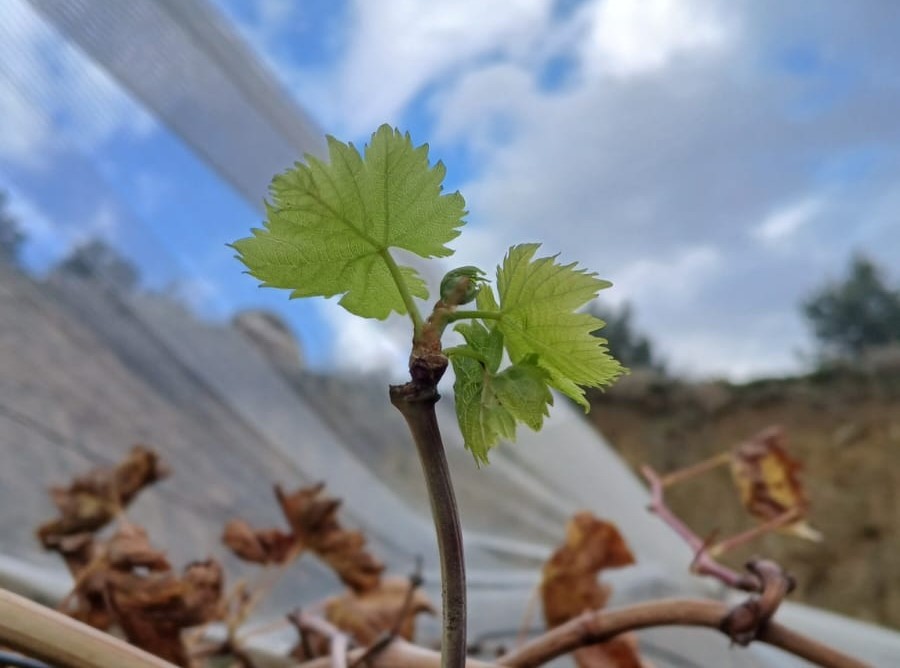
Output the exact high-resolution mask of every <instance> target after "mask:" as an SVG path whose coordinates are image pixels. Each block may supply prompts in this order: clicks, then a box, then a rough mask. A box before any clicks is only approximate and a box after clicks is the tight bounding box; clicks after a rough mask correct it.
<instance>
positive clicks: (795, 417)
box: [589, 364, 900, 628]
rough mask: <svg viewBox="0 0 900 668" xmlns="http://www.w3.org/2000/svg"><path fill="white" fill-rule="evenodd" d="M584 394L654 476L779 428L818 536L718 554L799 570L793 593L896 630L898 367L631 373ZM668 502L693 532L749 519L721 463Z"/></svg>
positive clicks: (622, 447)
mask: <svg viewBox="0 0 900 668" xmlns="http://www.w3.org/2000/svg"><path fill="white" fill-rule="evenodd" d="M591 399H592V402H593V410H592V411H591V413H590V415H589V418H590V419H591V420H592V421H593V422H594V424H595V425H596V426H597V428H598V429H599V430H600V431H601V432H602V433H603V434H604V435H605V436H606V437H607V438H608V439H609V441H610V443H612V444H613V445H614V447H616V448H617V449H618V450H619V451H620V452H621V454H622V455H623V457H624V458H625V459H626V460H627V461H628V462H629V463H630V464H631V465H633V466H635V467H637V466H639V465H640V464H641V463H644V462H647V463H649V464H651V465H652V466H653V467H654V468H656V469H657V470H658V471H661V472H665V471H670V470H673V469H676V468H680V467H683V466H686V465H689V464H691V463H693V462H697V461H699V460H702V459H704V458H706V457H709V456H711V455H714V454H716V453H717V452H721V451H722V450H725V449H727V448H730V447H731V446H732V445H734V444H735V443H737V442H739V441H741V440H742V439H745V438H747V437H748V436H751V435H753V434H755V433H756V432H758V431H759V430H760V429H762V428H765V427H767V426H769V425H773V424H777V425H781V426H783V427H784V428H785V430H786V432H787V435H788V438H789V447H790V452H791V454H792V455H794V456H795V457H796V458H799V459H801V460H802V461H803V463H804V466H805V468H804V471H803V479H804V481H805V486H806V489H807V492H808V495H809V497H810V499H811V503H812V511H811V516H810V520H811V524H812V525H813V526H815V527H816V528H818V529H820V530H821V531H822V532H823V533H824V535H825V538H824V541H823V542H822V543H819V544H815V543H809V542H805V541H803V540H800V539H797V538H794V537H791V536H782V535H774V536H767V537H765V538H764V539H762V540H760V541H758V542H756V543H754V544H753V546H752V547H750V548H748V549H746V550H744V551H742V552H740V553H739V554H735V555H734V556H733V557H732V558H729V559H727V560H726V561H729V562H730V563H733V564H734V565H736V566H739V565H740V564H741V563H742V562H743V561H744V560H745V559H746V558H748V557H750V556H753V555H754V554H761V555H767V556H771V557H774V558H776V559H777V560H779V561H780V562H781V563H782V564H783V565H784V566H786V567H787V568H788V569H789V570H790V571H791V572H792V573H794V574H795V575H796V576H797V580H798V588H797V591H796V593H795V594H794V595H793V598H794V600H799V601H804V602H807V603H809V604H811V605H816V606H821V607H823V608H827V609H830V610H834V611H837V612H842V613H846V614H849V615H852V616H855V617H858V618H861V619H865V620H869V621H874V622H878V623H881V624H885V625H888V626H892V627H894V628H900V365H896V364H891V365H881V366H880V367H879V368H877V369H868V370H858V369H857V370H848V369H837V370H832V371H827V372H818V373H816V374H813V375H810V376H805V377H799V378H786V379H773V380H764V381H757V382H754V383H750V384H747V385H731V384H727V383H722V382H712V383H701V384H688V383H683V382H678V381H674V380H669V379H663V378H661V377H659V376H654V375H648V374H643V373H634V374H632V375H631V376H629V377H626V378H625V379H624V380H623V381H622V382H621V383H620V384H619V385H617V386H616V387H615V388H613V389H612V390H609V391H608V392H606V393H599V392H598V393H594V395H593V396H592V397H591ZM667 498H669V499H670V500H671V505H672V506H673V508H675V509H676V511H677V512H678V513H679V514H680V515H681V517H683V518H684V519H685V520H686V521H687V522H688V523H689V524H690V525H691V526H692V527H693V528H694V529H695V530H697V532H698V533H700V534H701V535H708V534H710V533H711V532H713V531H716V530H718V531H719V533H718V535H719V536H720V537H722V536H725V535H727V534H730V533H732V532H735V531H738V530H740V529H745V528H748V527H749V526H751V522H750V520H749V519H748V518H747V517H746V515H745V514H744V513H743V510H742V509H741V508H740V506H739V504H738V502H737V495H736V492H735V490H734V488H733V487H732V484H731V478H730V474H729V472H728V469H727V467H726V468H721V469H719V470H716V471H713V472H712V473H710V474H706V475H704V476H703V477H701V478H699V479H696V480H693V481H690V482H686V483H684V484H683V485H681V486H676V487H673V488H672V489H671V492H669V493H667Z"/></svg>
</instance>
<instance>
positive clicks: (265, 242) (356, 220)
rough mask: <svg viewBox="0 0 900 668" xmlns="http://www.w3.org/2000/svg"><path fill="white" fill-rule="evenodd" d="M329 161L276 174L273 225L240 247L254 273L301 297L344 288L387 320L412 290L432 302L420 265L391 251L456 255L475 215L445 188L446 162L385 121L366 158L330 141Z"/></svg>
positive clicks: (346, 298)
mask: <svg viewBox="0 0 900 668" xmlns="http://www.w3.org/2000/svg"><path fill="white" fill-rule="evenodd" d="M328 149H329V162H328V163H325V162H322V161H320V160H318V159H316V158H313V157H311V156H307V158H306V159H307V164H300V163H297V164H296V165H295V166H294V168H293V169H290V170H288V171H287V172H285V173H284V174H281V175H279V176H276V177H275V179H274V180H273V181H272V185H271V188H270V192H271V196H272V201H271V203H270V204H268V205H267V207H266V208H267V219H266V222H265V228H264V229H255V230H253V236H252V237H249V238H245V239H240V240H239V241H236V242H235V243H234V244H233V246H234V248H235V249H236V250H237V251H238V254H239V255H238V256H239V258H240V260H241V261H242V262H243V263H244V264H246V265H247V268H248V269H249V273H250V274H251V275H253V276H254V277H256V278H258V279H259V280H260V281H262V285H263V286H265V287H276V288H287V289H290V290H292V293H291V297H311V296H323V297H332V296H334V295H343V297H342V298H341V301H340V304H341V305H342V306H343V307H344V308H346V309H347V310H348V311H350V312H351V313H355V314H357V315H361V316H364V317H368V318H378V319H383V318H386V317H387V316H388V315H389V314H390V313H391V311H396V312H397V313H401V314H403V313H406V312H407V307H406V303H405V302H404V299H403V293H402V292H401V288H400V287H398V284H397V282H398V281H400V282H401V283H402V284H403V286H404V289H405V290H406V291H407V293H408V294H410V295H412V296H415V297H419V298H422V299H425V298H427V297H428V291H427V289H426V288H425V283H424V281H422V279H421V277H420V276H419V275H418V273H417V272H416V271H415V270H414V269H413V268H412V267H406V266H399V267H398V266H397V265H396V263H395V262H394V260H393V258H392V257H391V256H390V253H389V251H388V249H390V248H403V249H405V250H408V251H411V252H412V253H415V254H417V255H419V256H421V257H424V258H429V257H446V256H448V255H451V254H452V253H453V251H452V250H450V249H449V248H448V247H447V246H446V245H445V244H447V243H448V242H450V241H452V240H453V239H455V238H456V237H457V236H458V235H459V227H460V226H462V225H463V223H464V221H463V217H464V216H465V214H466V211H465V202H464V200H463V198H462V195H460V194H459V193H458V192H456V193H452V194H448V195H444V194H442V186H441V183H442V181H443V179H444V172H445V170H444V166H443V164H441V163H440V162H439V163H437V164H436V165H434V166H431V165H429V162H428V146H427V145H423V146H419V147H414V146H413V144H412V141H411V139H410V137H409V135H408V134H407V135H403V134H401V133H400V132H399V131H397V130H393V129H392V128H390V127H389V126H387V125H382V126H381V127H380V128H379V129H378V131H377V132H375V134H373V136H372V140H371V142H370V143H369V145H368V146H366V148H365V152H364V153H365V155H364V156H363V155H360V153H359V151H358V150H357V149H356V147H355V146H353V144H344V143H342V142H340V141H338V140H336V139H334V138H333V137H329V138H328Z"/></svg>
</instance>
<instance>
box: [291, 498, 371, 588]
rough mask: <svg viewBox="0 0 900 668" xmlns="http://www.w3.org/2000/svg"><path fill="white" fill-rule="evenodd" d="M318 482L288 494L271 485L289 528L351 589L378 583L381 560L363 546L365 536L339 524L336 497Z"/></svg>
mask: <svg viewBox="0 0 900 668" xmlns="http://www.w3.org/2000/svg"><path fill="white" fill-rule="evenodd" d="M324 489H325V486H324V484H322V483H319V484H317V485H313V486H312V487H305V488H301V489H298V490H297V491H295V492H292V493H290V494H288V493H286V492H285V491H284V490H282V488H281V487H280V486H277V485H276V486H275V496H276V498H277V499H278V503H279V504H280V505H281V510H282V512H283V513H284V516H285V518H286V519H287V521H288V524H289V525H290V527H291V529H292V533H293V536H294V539H295V540H296V541H299V542H300V543H302V544H303V545H304V546H305V547H306V548H307V549H309V550H312V551H313V552H315V553H316V554H317V555H318V556H319V558H321V559H322V560H323V561H324V562H325V563H327V564H328V565H329V566H330V567H331V568H332V570H334V572H335V573H336V574H337V575H338V577H339V578H340V579H341V581H342V582H343V583H344V584H346V585H347V586H348V587H350V588H351V589H352V590H353V591H355V592H365V591H368V590H370V589H374V588H376V587H377V586H378V584H379V582H380V579H381V573H382V572H383V571H384V564H382V563H381V562H380V561H379V560H378V559H376V558H375V557H374V556H373V555H372V554H371V553H370V552H368V551H367V550H366V539H365V536H363V534H361V533H360V532H358V531H349V530H346V529H344V528H343V527H341V524H340V522H339V521H338V519H337V511H338V508H339V507H340V505H341V502H340V501H339V500H338V499H333V498H331V497H328V496H326V495H325V494H324Z"/></svg>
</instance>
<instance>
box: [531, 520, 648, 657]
mask: <svg viewBox="0 0 900 668" xmlns="http://www.w3.org/2000/svg"><path fill="white" fill-rule="evenodd" d="M633 563H634V555H632V553H631V550H629V549H628V545H627V544H626V543H625V540H624V539H623V538H622V535H621V534H620V533H619V530H618V528H616V525H614V524H612V523H611V522H606V521H604V520H601V519H598V518H597V517H594V516H593V515H592V514H591V513H589V512H580V513H577V514H576V515H575V516H574V517H572V519H570V520H569V522H568V523H567V524H566V540H565V542H564V543H563V544H562V545H561V546H560V547H559V549H557V550H556V552H554V553H553V555H551V557H550V559H549V560H548V561H547V562H546V563H545V564H544V568H543V577H542V580H541V601H542V603H543V607H544V618H545V620H546V622H547V626H549V627H551V628H552V627H555V626H559V625H560V624H563V623H565V622H567V621H569V620H570V619H573V618H575V617H577V616H578V615H580V614H581V613H583V612H586V611H588V610H596V609H598V608H602V607H603V606H605V605H606V601H607V600H608V599H609V595H610V587H609V585H606V584H604V583H601V582H599V581H598V579H597V575H598V573H599V572H600V571H601V570H603V569H606V568H621V567H622V566H628V565H629V564H633ZM633 644H634V643H633V642H632V641H630V640H627V639H623V638H616V639H614V640H612V641H609V642H606V643H600V644H597V645H592V646H591V647H587V648H584V649H582V650H579V651H578V652H575V654H574V657H575V660H576V662H577V663H578V665H579V666H580V667H581V668H632V667H639V666H641V663H640V659H639V658H638V654H637V649H636V645H635V646H634V647H633V646H632V645H633Z"/></svg>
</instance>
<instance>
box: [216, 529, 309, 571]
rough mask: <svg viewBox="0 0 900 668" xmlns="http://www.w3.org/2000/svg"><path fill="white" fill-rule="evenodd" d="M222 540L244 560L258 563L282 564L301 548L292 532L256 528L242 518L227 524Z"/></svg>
mask: <svg viewBox="0 0 900 668" xmlns="http://www.w3.org/2000/svg"><path fill="white" fill-rule="evenodd" d="M222 542H223V543H225V545H227V546H228V547H229V548H230V549H231V551H232V552H234V553H235V554H236V555H237V556H238V557H240V558H241V559H243V560H244V561H251V562H253V563H256V564H282V563H284V562H285V561H286V560H287V559H288V557H289V556H291V554H293V553H295V552H296V551H298V550H299V549H300V547H299V546H300V543H298V541H296V540H295V538H294V536H293V535H292V534H287V533H284V532H283V531H280V530H278V529H254V528H253V527H251V526H250V525H249V524H248V523H247V522H245V521H244V520H241V519H233V520H231V521H229V522H228V524H226V525H225V531H224V532H223V534H222Z"/></svg>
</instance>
